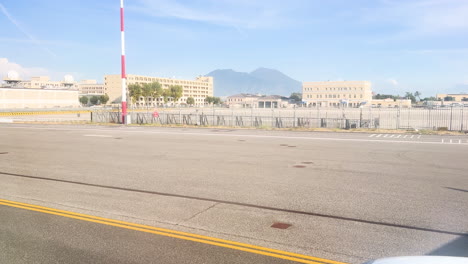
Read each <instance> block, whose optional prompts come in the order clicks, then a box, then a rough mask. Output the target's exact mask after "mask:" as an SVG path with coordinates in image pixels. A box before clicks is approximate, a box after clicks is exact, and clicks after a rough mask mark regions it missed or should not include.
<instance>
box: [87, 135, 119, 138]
mask: <svg viewBox="0 0 468 264" xmlns="http://www.w3.org/2000/svg"><path fill="white" fill-rule="evenodd" d="M83 136H85V137H104V138H110V137H112V136H109V135H83Z"/></svg>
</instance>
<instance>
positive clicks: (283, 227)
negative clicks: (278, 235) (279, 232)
mask: <svg viewBox="0 0 468 264" xmlns="http://www.w3.org/2000/svg"><path fill="white" fill-rule="evenodd" d="M290 226H291V225H290V224H286V223H280V222H277V223H273V224H272V225H271V227H273V228H278V229H288V228H289V227H290Z"/></svg>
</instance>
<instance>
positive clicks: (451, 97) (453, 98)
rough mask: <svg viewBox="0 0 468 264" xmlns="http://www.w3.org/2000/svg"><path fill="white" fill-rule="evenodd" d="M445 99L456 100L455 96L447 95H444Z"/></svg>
mask: <svg viewBox="0 0 468 264" xmlns="http://www.w3.org/2000/svg"><path fill="white" fill-rule="evenodd" d="M444 101H455V97H453V96H446V97H444Z"/></svg>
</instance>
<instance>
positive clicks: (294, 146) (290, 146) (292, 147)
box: [288, 146, 296, 148]
mask: <svg viewBox="0 0 468 264" xmlns="http://www.w3.org/2000/svg"><path fill="white" fill-rule="evenodd" d="M295 147H296V146H288V148H295Z"/></svg>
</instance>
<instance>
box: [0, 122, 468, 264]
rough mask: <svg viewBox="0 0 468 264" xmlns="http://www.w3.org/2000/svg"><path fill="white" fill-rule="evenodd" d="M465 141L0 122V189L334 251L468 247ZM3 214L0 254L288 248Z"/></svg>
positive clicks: (108, 257)
mask: <svg viewBox="0 0 468 264" xmlns="http://www.w3.org/2000/svg"><path fill="white" fill-rule="evenodd" d="M467 140H468V137H466V136H429V135H417V134H416V135H415V134H377V133H376V134H367V133H328V132H293V131H263V130H234V129H202V128H200V129H188V128H155V127H119V126H112V127H106V126H66V125H55V126H54V125H49V126H47V125H26V124H25V125H20V124H1V125H0V168H1V169H0V199H4V200H7V201H15V202H21V203H26V204H30V205H37V206H45V207H48V208H54V209H61V210H66V211H68V212H73V213H81V214H87V215H91V216H96V217H104V218H106V219H112V220H119V221H125V222H129V223H135V224H143V225H148V226H152V227H158V228H165V229H169V230H176V231H182V232H188V233H190V234H196V235H203V236H207V237H213V238H219V239H226V240H229V241H233V242H240V243H246V244H249V245H255V246H261V247H266V248H269V249H274V250H281V251H286V252H293V253H298V254H304V255H308V256H313V257H318V258H323V259H326V260H330V261H339V262H348V263H363V262H365V261H367V260H370V259H375V258H381V257H391V256H401V255H434V254H436V255H453V256H464V257H467V256H468V234H467V233H468V221H466V219H468V162H466V159H467V157H468V141H467ZM0 202H1V201H0ZM28 208H29V207H28ZM18 219H21V221H18ZM0 221H2V223H3V222H5V223H6V224H4V225H3V226H2V227H1V229H0V252H7V256H8V257H9V260H10V261H9V263H23V260H25V258H24V254H27V255H28V254H29V256H35V255H38V256H40V257H39V258H38V259H39V260H42V262H40V263H53V262H54V261H55V262H57V263H58V262H63V261H62V260H64V259H65V260H67V261H66V262H72V263H73V262H80V261H79V260H80V258H84V259H85V260H89V262H95V261H99V262H106V261H107V262H109V263H112V262H114V263H116V262H117V263H118V261H117V260H121V261H122V262H126V263H128V262H131V261H130V260H132V261H133V262H134V263H148V260H150V259H155V258H157V257H161V259H158V261H156V260H154V262H160V263H220V262H223V263H285V262H288V261H289V260H285V259H281V258H276V257H271V256H265V255H262V254H257V253H255V252H246V251H242V250H237V249H232V248H229V249H227V248H224V247H222V246H216V245H206V244H204V243H200V242H195V241H187V240H184V239H177V238H167V237H164V236H160V235H156V234H148V233H145V232H142V233H141V234H140V233H139V231H135V230H126V229H125V228H123V229H122V228H121V227H116V226H108V225H105V224H98V223H89V222H87V221H83V220H79V219H68V218H66V217H65V218H64V217H63V216H58V215H51V214H48V213H41V212H36V211H34V212H33V211H31V210H29V209H27V208H26V209H25V208H22V209H20V208H13V207H12V206H10V205H5V204H4V205H1V204H0ZM274 223H284V224H288V225H290V226H289V227H288V228H287V229H278V228H272V227H271V226H272V225H273V224H274ZM52 227H56V228H52ZM51 230H53V232H52V231H51ZM5 234H7V235H5ZM11 241H14V243H12V242H11ZM31 245H34V246H31ZM59 246H60V252H61V253H57V252H55V251H54V250H55V249H57V247H59ZM2 248H3V249H4V250H2ZM54 248H55V249H54ZM78 249H79V250H78ZM152 250H154V252H153V251H152ZM41 252H43V253H41ZM53 252H55V253H56V254H55V253H53ZM115 252H120V253H115ZM122 252H133V253H135V254H136V255H132V254H133V253H132V254H130V255H129V256H128V257H126V255H125V254H123V253H122ZM158 252H159V254H158ZM161 252H163V253H161ZM153 253H154V254H153ZM284 254H287V253H284ZM124 255H125V256H124ZM176 255H177V256H176ZM136 256H138V257H136ZM221 260H222V261H221ZM326 260H324V261H325V262H322V263H329V262H326ZM184 261H185V262H184ZM196 261H199V262H196ZM274 261H277V262H274ZM83 262H87V261H83ZM150 262H151V261H150ZM304 263H305V262H304Z"/></svg>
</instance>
